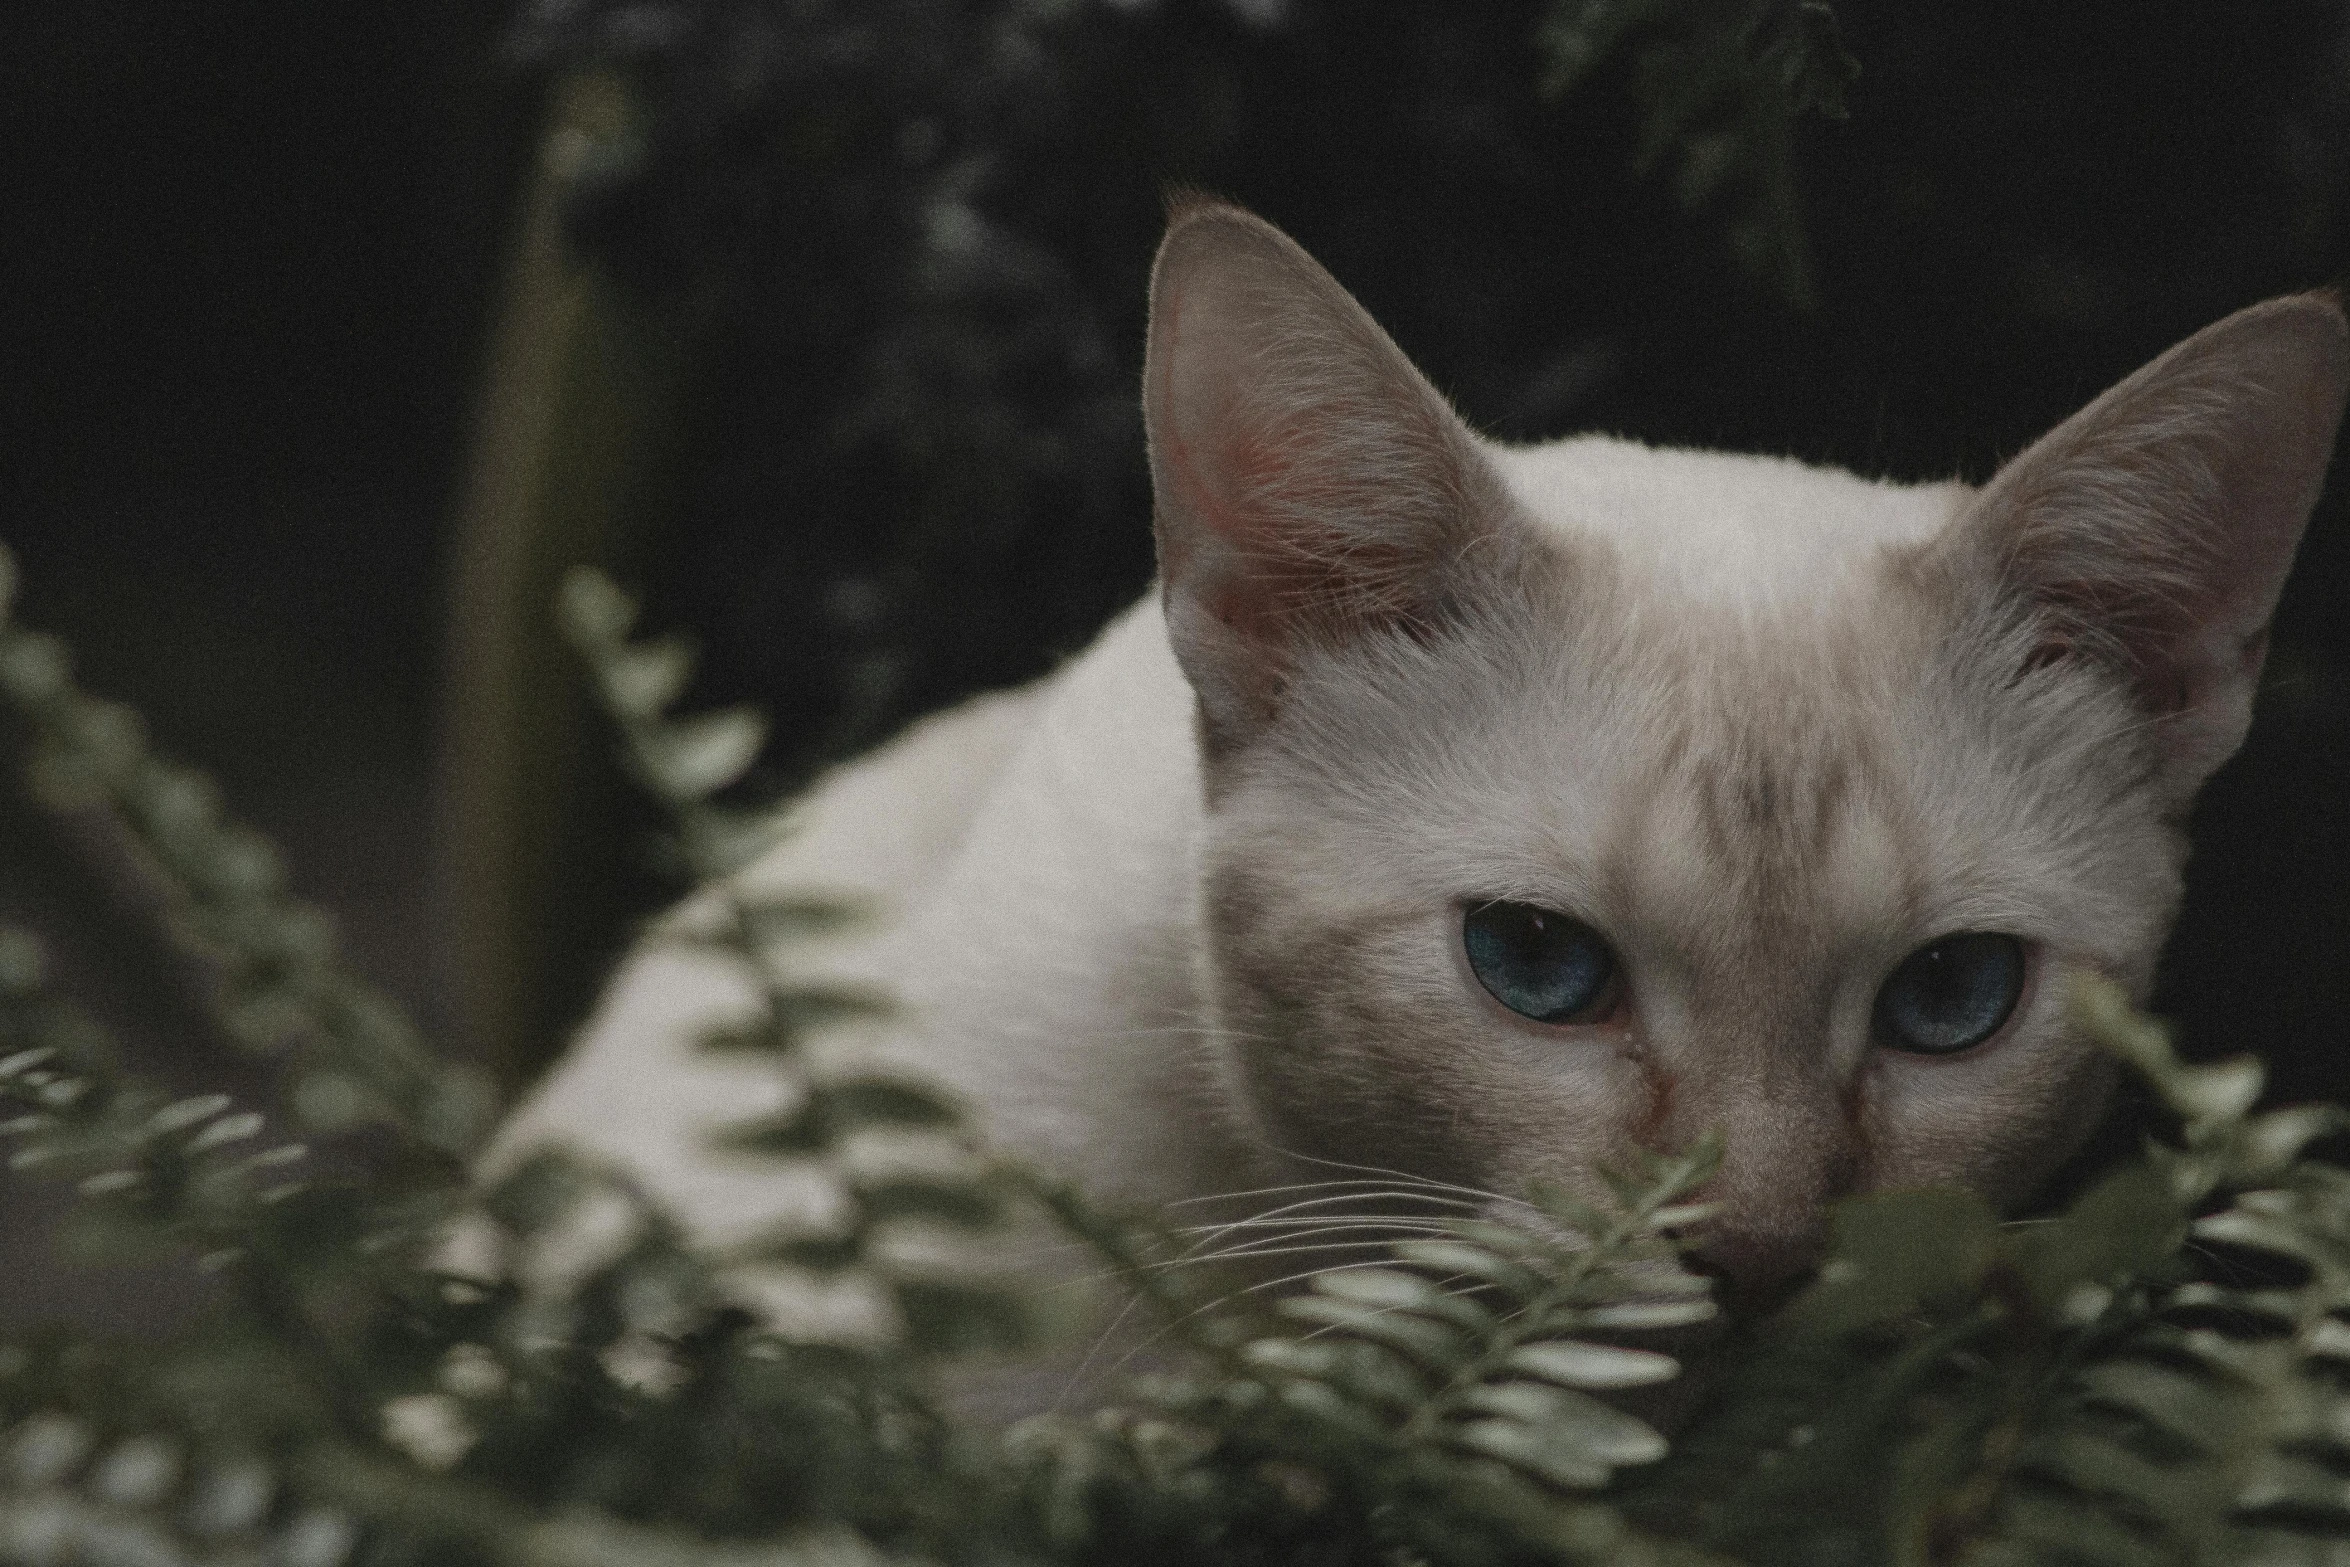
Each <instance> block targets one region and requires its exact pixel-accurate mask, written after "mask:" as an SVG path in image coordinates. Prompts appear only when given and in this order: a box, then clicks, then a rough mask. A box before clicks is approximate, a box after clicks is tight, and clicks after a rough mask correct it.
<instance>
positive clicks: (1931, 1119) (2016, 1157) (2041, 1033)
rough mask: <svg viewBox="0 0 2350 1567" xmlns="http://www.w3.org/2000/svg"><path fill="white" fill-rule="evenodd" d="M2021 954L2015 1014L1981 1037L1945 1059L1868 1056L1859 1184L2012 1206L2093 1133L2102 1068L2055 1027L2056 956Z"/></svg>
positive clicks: (2091, 1051)
mask: <svg viewBox="0 0 2350 1567" xmlns="http://www.w3.org/2000/svg"><path fill="white" fill-rule="evenodd" d="M2032 956H2033V962H2032V969H2031V974H2030V977H2029V979H2028V980H2027V982H2026V990H2025V994H2024V995H2023V997H2022V998H2021V999H2020V1000H2019V1001H2018V1003H2017V1006H2016V1010H2015V1014H2014V1016H2012V1017H2010V1018H2009V1019H2008V1021H2007V1023H2006V1025H2005V1026H2004V1027H2002V1028H2001V1029H2000V1031H1999V1033H1997V1034H1995V1035H1994V1036H1992V1037H1991V1038H1990V1039H1988V1040H1986V1041H1984V1042H1983V1043H1982V1044H1980V1045H1977V1046H1975V1047H1973V1048H1972V1049H1969V1050H1965V1051H1961V1052H1959V1053H1958V1054H1955V1055H1950V1056H1921V1055H1907V1054H1904V1053H1902V1052H1899V1051H1892V1050H1885V1049H1877V1050H1874V1051H1872V1052H1871V1055H1870V1060H1869V1063H1868V1067H1867V1069H1866V1072H1865V1074H1864V1084H1863V1093H1862V1096H1861V1098H1862V1101H1863V1104H1864V1106H1865V1108H1864V1111H1863V1116H1862V1120H1863V1125H1864V1137H1865V1140H1866V1142H1867V1145H1868V1168H1869V1179H1868V1185H1870V1186H1871V1187H1875V1188H1878V1189H1885V1188H1892V1187H1909V1186H1930V1185H1960V1186H1967V1187H1971V1188H1973V1189H1974V1190H1976V1191H1979V1192H1981V1193H1983V1194H1984V1195H1985V1196H1986V1197H1988V1198H1989V1199H1991V1201H1992V1202H1994V1203H1995V1204H1998V1205H2000V1206H2002V1207H2008V1206H2013V1205H2014V1204H2016V1203H2019V1202H2021V1201H2023V1200H2024V1199H2026V1198H2027V1197H2029V1196H2030V1195H2031V1193H2032V1191H2033V1190H2034V1189H2035V1188H2036V1187H2037V1186H2038V1185H2039V1184H2040V1182H2041V1181H2042V1180H2043V1179H2045V1178H2046V1176H2047V1175H2048V1173H2049V1172H2050V1171H2051V1170H2053V1169H2055V1168H2056V1167H2057V1166H2058V1165H2059V1164H2061V1163H2062V1162H2063V1161H2064V1160H2065V1158H2066V1157H2068V1156H2069V1155H2070V1154H2071V1153H2072V1152H2073V1151H2074V1150H2075V1149H2077V1148H2078V1147H2079V1146H2080V1145H2081V1143H2082V1142H2084V1141H2085V1140H2086V1139H2087V1137H2088V1135H2089V1133H2090V1132H2091V1131H2092V1130H2094V1128H2095V1126H2096V1122H2097V1118H2098V1116H2099V1114H2100V1113H2101V1111H2102V1109H2103V1107H2104V1102H2105V1099H2106V1096H2107V1094H2108V1093H2109V1092H2110V1090H2111V1087H2112V1082H2113V1076H2114V1073H2113V1070H2112V1064H2111V1062H2110V1061H2109V1059H2108V1058H2107V1057H2106V1056H2105V1055H2104V1053H2103V1052H2101V1051H2099V1050H2097V1049H2096V1048H2095V1047H2093V1046H2090V1045H2087V1044H2085V1043H2083V1042H2082V1041H2080V1040H2079V1039H2077V1038H2074V1037H2073V1035H2072V1032H2071V1030H2070V1029H2069V1028H2068V1027H2067V1026H2066V1021H2065V992H2066V986H2065V984H2064V983H2063V979H2064V970H2065V965H2064V964H2063V962H2062V961H2060V960H2057V959H2054V958H2052V957H2048V956H2046V955H2045V954H2044V952H2043V951H2040V950H2035V952H2034V953H2033V955H2032Z"/></svg>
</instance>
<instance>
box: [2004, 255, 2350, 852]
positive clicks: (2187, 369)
mask: <svg viewBox="0 0 2350 1567" xmlns="http://www.w3.org/2000/svg"><path fill="white" fill-rule="evenodd" d="M2346 379H2350V331H2346V329H2345V326H2344V322H2343V316H2342V307H2341V304H2340V302H2339V301H2338V300H2337V299H2335V298H2334V297H2332V296H2331V295H2328V294H2300V295H2293V296H2289V297H2287V298H2283V299H2272V300H2269V301H2268V302H2266V303H2265V304H2259V305H2254V306H2252V307H2251V308H2249V309H2247V310H2240V311H2238V312H2237V313H2236V314H2234V315H2232V316H2229V317H2228V318H2227V319H2225V320H2223V321H2220V322H2218V323H2216V324H2215V325H2212V326H2209V327H2206V328H2205V329H2204V330H2202V331H2200V332H2198V333H2196V334H2195V335H2194V336H2193V337H2190V338H2188V339H2187V340H2186V341H2185V342H2183V343H2180V344H2179V345H2178V346H2177V347H2175V348H2172V349H2171V350H2170V351H2169V352H2167V353H2165V354H2163V355H2162V356H2161V357H2160V358H2158V359H2156V360H2155V361H2154V362H2153V363H2151V364H2149V365H2147V366H2146V367H2145V368H2143V369H2141V370H2139V371H2138V372H2137V373H2136V374H2134V375H2132V376H2130V377H2129V378H2128V379H2126V380H2124V381H2122V382H2121V383H2120V384H2119V385H2117V386H2115V387H2114V388H2113V389H2112V390H2110V391H2108V392H2106V393H2105V394H2104V395H2103V396H2101V397H2099V398H2098V399H2097V400H2096V401H2095V402H2093V403H2091V404H2089V406H2088V407H2086V408H2084V409H2082V410H2081V411H2080V412H2079V413H2077V414H2075V415H2073V416H2072V417H2071V418H2070V419H2067V420H2066V421H2065V422H2064V423H2063V424H2060V425H2058V426H2057V427H2056V428H2055V429H2054V430H2052V431H2051V432H2049V433H2048V434H2047V435H2045V436H2043V437H2042V438H2041V439H2040V440H2039V441H2038V442H2036V443H2035V444H2034V445H2032V446H2031V447H2029V448H2028V449H2027V450H2025V451H2024V453H2023V454H2022V455H2021V456H2019V457H2017V458H2016V459H2015V460H2014V461H2012V462H2010V463H2009V464H2008V465H2007V466H2006V467H2005V468H2003V469H2001V470H2000V472H1999V473H1998V475H1997V476H1996V477H1994V478H1993V479H1992V481H1991V483H1990V484H1989V485H1988V486H1987V487H1986V488H1985V489H1984V491H1983V493H1982V494H1981V495H1980V496H1979V497H1978V498H1977V500H1976V503H1975V505H1974V507H1973V508H1972V510H1971V513H1970V518H1969V523H1970V525H1969V527H1968V528H1967V529H1966V530H1965V532H1966V533H1967V535H1969V542H1970V543H1971V544H1972V545H1973V546H1974V550H1975V554H1976V558H1977V560H1978V561H1980V562H1982V563H1983V565H1984V567H1985V569H1987V570H1988V571H1989V572H1991V573H1992V574H1994V576H1995V579H1996V581H1997V583H1998V591H1999V592H2000V593H2001V594H2002V595H2003V596H2004V598H2005V599H2006V601H2007V602H2009V603H2010V604H2013V605H2018V606H2020V607H2022V608H2023V610H2024V612H2025V615H2026V624H2027V625H2028V627H2029V638H2028V647H2029V652H2028V653H2027V655H2026V660H2025V661H2026V664H2027V666H2037V665H2042V664H2047V663H2050V662H2054V661H2059V660H2065V659H2089V660H2095V661H2100V662H2102V663H2104V664H2106V665H2107V666H2109V667H2111V668H2113V669H2115V670H2117V671H2119V672H2120V673H2121V674H2122V675H2123V677H2124V678H2125V679H2126V680H2128V682H2129V683H2130V687H2131V689H2132V691H2133V692H2134V694H2135V695H2136V697H2137V700H2138V702H2139V704H2140V706H2141V707H2142V708H2143V710H2144V711H2145V712H2146V714H2147V716H2148V718H2149V719H2151V720H2152V721H2153V723H2154V725H2155V728H2154V736H2155V740H2156V744H2157V747H2158V751H2159V760H2160V766H2161V768H2162V779H2161V782H2162V785H2163V788H2164V792H2165V794H2166V795H2167V797H2168V800H2169V803H2170V805H2171V806H2172V808H2174V809H2184V807H2185V806H2186V804H2187V802H2188V801H2189V800H2191V799H2192V798H2193V796H2194V793H2195V790H2196V789H2197V788H2198V787H2200V786H2201V784H2202V783H2203V780H2204V779H2205V778H2206V777H2208V776H2209V775H2210V773H2211V771H2212V769H2213V768H2215V767H2217V766H2218V765H2219V764H2220V763H2222V762H2224V761H2226V760H2227V759H2228V757H2229V756H2231V755H2233V754H2234V752H2235V750H2236V747H2237V746H2238V745H2239V744H2241V743H2242V742H2243V739H2244V731H2245V729H2246V727H2247V726H2248V725H2249V724H2250V723H2251V719H2252V692H2253V687H2254V685H2255V684H2256V683H2257V682H2258V680H2259V677H2260V665H2261V660H2262V657H2263V655H2264V654H2265V653H2266V651H2267V645H2268V623H2269V618H2270V616H2271V615H2272V614H2273V613H2274V612H2275V609H2276V603H2277V595H2278V593H2279V592H2280V591H2281V590H2282V588H2283V587H2284V581H2285V573H2286V570H2287V569H2288V568H2289V567H2290V566H2291V565H2292V561H2293V551H2294V549H2295V547H2296V546H2297V545H2298V544H2299V542H2300V539H2301V530H2302V527H2303V525H2304V524H2305V523H2306V522H2307V521H2308V518H2309V511H2310V508H2311V507H2312V506H2313V505H2315V504H2316V502H2317V495H2318V490H2319V488H2320V486H2322V485H2323V483H2324V481H2325V474H2326V464H2327V461H2328V459H2329V458H2330V457H2331V455H2332V452H2333V445H2334V429H2335V426H2336V424H2337V423H2339V421H2340V419H2341V415H2342V400H2343V391H2344V386H2345V382H2346Z"/></svg>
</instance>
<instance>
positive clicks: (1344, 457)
mask: <svg viewBox="0 0 2350 1567" xmlns="http://www.w3.org/2000/svg"><path fill="white" fill-rule="evenodd" d="M1143 418H1144V423H1145V426H1146V428H1147V429H1148V431H1149V435H1150V462H1151V481H1152V485H1153V489H1154V491H1155V497H1156V506H1155V527H1156V529H1157V533H1158V544H1159V569H1160V574H1161V576H1162V577H1163V579H1164V582H1165V592H1166V609H1167V628H1168V635H1169V639H1170V640H1171V641H1172V643H1173V644H1174V649H1175V655H1176V658H1177V659H1178V661H1179V662H1180V663H1181V664H1182V666H1183V671H1184V674H1185V675H1186V677H1188V678H1189V680H1190V682H1191V685H1192V689H1193V690H1194V691H1195V692H1196V693H1197V694H1198V697H1199V703H1200V713H1201V717H1202V720H1203V725H1202V727H1203V732H1204V735H1205V738H1206V741H1207V744H1208V748H1209V752H1210V754H1211V756H1214V755H1218V754H1222V753H1225V752H1228V751H1230V750H1232V749H1234V748H1237V747H1238V746H1240V745H1243V744H1245V743H1246V742H1247V741H1248V740H1249V738H1250V737H1252V736H1253V735H1255V734H1256V733H1257V732H1258V731H1259V730H1261V729H1262V728H1263V727H1264V725H1265V724H1266V722H1267V721H1268V720H1269V719H1270V718H1271V717H1272V715H1273V714H1274V713H1275V712H1276V711H1277V710H1278V706H1279V701H1280V695H1281V690H1282V686H1283V683H1284V681H1285V679H1286V678H1287V676H1288V674H1289V672H1290V670H1291V669H1292V668H1293V667H1294V666H1295V663H1296V661H1297V660H1298V658H1299V657H1300V656H1301V655H1302V654H1304V653H1305V652H1306V651H1307V650H1308V649H1309V648H1311V647H1315V646H1323V647H1331V646H1343V645H1344V644H1345V643H1346V642H1347V641H1349V640H1351V639H1353V638H1355V637H1359V636H1361V635H1363V634H1365V633H1366V632H1370V631H1373V630H1381V629H1386V630H1397V629H1400V630H1404V631H1407V632H1422V631H1426V630H1429V629H1432V628H1433V627H1435V626H1437V625H1439V624H1441V623H1442V622H1443V621H1444V619H1445V618H1446V616H1447V614H1448V612H1449V608H1450V606H1451V605H1453V604H1455V603H1457V602H1458V601H1459V597H1460V594H1461V590H1462V588H1463V587H1464V583H1463V581H1462V577H1463V573H1464V572H1465V571H1466V570H1467V569H1469V567H1468V562H1469V558H1470V557H1471V556H1473V555H1477V554H1480V553H1481V552H1480V551H1479V549H1478V544H1479V542H1480V539H1481V530H1482V529H1483V527H1484V526H1485V524H1484V522H1483V519H1485V518H1487V517H1489V516H1491V515H1494V514H1495V510H1496V507H1497V505H1498V501H1497V498H1496V496H1495V495H1494V494H1493V493H1491V492H1492V491H1493V489H1494V486H1493V483H1492V480H1491V478H1490V476H1489V474H1488V471H1487V469H1486V467H1485V465H1484V463H1483V461H1482V459H1481V458H1480V457H1479V456H1478V454H1477V451H1476V445H1475V441H1474V439H1473V438H1472V437H1471V436H1470V434H1469V432H1468V431H1467V429H1466V428H1465V427H1464V426H1463V425H1462V424H1461V422H1460V420H1459V419H1458V418H1457V417H1456V416H1455V415H1454V414H1453V412H1452V410H1451V409H1450V408H1449V407H1448V406H1447V405H1446V404H1445V401H1444V399H1443V398H1442V397H1441V396H1439V395H1438V394H1437V392H1436V390H1435V389H1434V388H1433V387H1431V386H1430V385H1429V384H1428V383H1427V381H1426V380H1425V379H1424V378H1423V377H1422V376H1421V375H1420V373H1419V372H1418V371H1417V370H1415V369H1414V368H1413V367H1412V365H1411V363H1410V361H1409V360H1407V359H1405V358H1404V356H1403V353H1402V351H1401V350H1399V349H1398V348H1397V347H1396V346H1395V344H1394V343H1393V342H1391V341H1390V340H1389V339H1388V337H1387V334H1386V333H1384V332H1382V331H1381V330H1380V329H1379V328H1378V326H1377V325H1376V324H1374V323H1373V322H1372V320H1371V318H1370V316H1369V315H1368V314H1366V313H1365V312H1364V310H1363V308H1362V306H1360V305H1358V304H1356V303H1355V301H1354V299H1353V298H1352V297H1351V296H1350V295H1349V294H1348V293H1347V292H1346V290H1345V289H1343V288H1341V287H1340V286H1339V285H1338V283H1337V281H1336V280H1335V279H1333V278H1332V277H1331V276H1330V274H1329V273H1327V272H1325V271H1323V270H1322V268H1321V267H1320V266H1318V265H1316V264H1315V262H1314V261H1313V260H1312V258H1310V257H1309V256H1307V255H1306V253H1305V252H1304V251H1303V250H1301V249H1299V248H1298V246H1297V245H1296V243H1295V242H1293V241H1292V240H1290V239H1289V237H1288V236H1286V235H1284V234H1283V233H1281V232H1280V231H1279V230H1278V229H1276V228H1274V227H1273V226H1272V225H1270V224H1268V223H1266V222H1264V221H1263V220H1262V219H1259V218H1256V217H1253V216H1251V215H1250V214H1248V213H1246V212H1242V211H1240V210H1239V209H1237V208H1234V207H1228V206H1223V205H1219V204H1211V203H1195V204H1192V205H1190V206H1188V207H1185V208H1182V209H1180V210H1178V211H1177V213H1176V214H1175V217H1174V220H1173V222H1172V223H1171V225H1170V226H1169V228H1168V231H1167V237H1166V239H1165V241H1164V242H1163V243H1162V244H1161V245H1160V247H1159V257H1158V262H1157V265H1156V266H1155V268H1154V269H1153V272H1152V276H1151V320H1150V341H1149V348H1148V351H1147V355H1146V358H1145V360H1144V368H1143Z"/></svg>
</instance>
